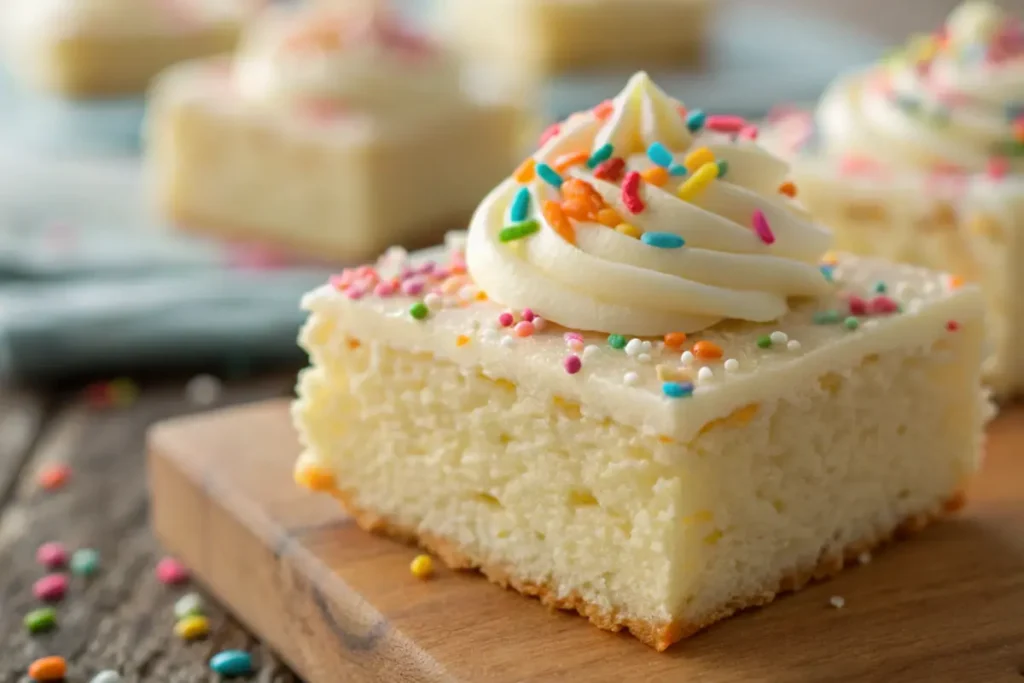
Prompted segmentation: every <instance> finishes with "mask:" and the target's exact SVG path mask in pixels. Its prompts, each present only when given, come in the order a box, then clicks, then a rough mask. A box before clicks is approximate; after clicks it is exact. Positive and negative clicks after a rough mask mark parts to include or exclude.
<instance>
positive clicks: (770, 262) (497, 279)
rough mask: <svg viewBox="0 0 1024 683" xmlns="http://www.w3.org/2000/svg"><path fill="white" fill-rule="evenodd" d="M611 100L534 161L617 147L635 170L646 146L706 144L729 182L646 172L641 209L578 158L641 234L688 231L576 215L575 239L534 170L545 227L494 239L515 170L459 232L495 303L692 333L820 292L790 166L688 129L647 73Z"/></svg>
mask: <svg viewBox="0 0 1024 683" xmlns="http://www.w3.org/2000/svg"><path fill="white" fill-rule="evenodd" d="M613 104H614V109H613V110H612V113H611V115H610V116H608V117H607V118H606V119H602V118H601V117H599V116H597V115H596V114H594V113H587V114H580V115H577V116H575V117H573V118H571V119H570V120H569V121H567V122H566V123H565V124H564V125H563V126H562V130H561V131H560V133H559V134H558V135H557V136H555V137H554V138H553V139H551V140H550V141H548V142H547V144H545V145H544V146H543V148H542V149H540V150H539V151H538V152H537V153H536V154H535V155H534V158H535V159H536V160H537V161H538V162H552V161H553V160H555V159H557V158H559V157H560V156H562V155H564V154H565V153H567V152H578V151H580V150H584V151H587V152H593V151H594V150H597V149H600V148H601V147H602V146H603V145H604V144H605V143H611V144H612V145H613V146H614V155H615V156H620V157H623V158H624V159H625V160H626V168H627V170H637V171H642V170H645V169H647V168H650V167H651V166H653V163H652V162H651V161H650V160H649V159H648V158H647V156H646V154H645V153H644V150H646V149H647V148H648V146H649V145H650V144H651V143H654V142H660V143H661V144H663V145H664V146H665V147H666V148H667V149H668V150H670V151H671V152H672V156H673V158H674V159H675V161H676V163H678V164H682V163H683V160H684V159H685V158H686V155H687V151H688V150H693V149H698V148H700V147H707V148H708V149H709V150H710V151H712V152H713V153H714V154H715V157H716V158H717V159H718V160H725V161H727V162H728V163H729V170H728V172H727V174H726V176H725V177H724V178H722V179H718V180H714V181H712V182H711V183H710V185H708V186H707V187H706V188H705V189H704V190H703V191H702V192H700V193H698V194H697V195H696V196H695V197H693V198H692V200H691V201H684V200H683V199H680V198H679V197H678V196H677V195H676V193H675V190H676V188H677V187H678V186H679V185H681V184H682V183H683V182H684V181H685V178H683V177H674V178H671V179H670V180H669V183H668V184H667V185H665V186H664V187H663V188H659V187H657V186H655V185H651V184H648V183H644V182H642V183H641V184H640V190H639V196H640V198H641V199H642V201H643V203H644V204H645V208H644V209H643V210H642V211H641V212H640V213H637V214H632V213H631V212H630V211H629V210H628V208H627V207H626V206H625V204H624V202H623V199H622V196H621V194H622V193H621V190H620V187H619V185H618V184H616V183H611V182H606V181H603V180H600V179H597V178H595V177H594V175H593V173H592V172H591V171H589V170H588V169H587V168H586V166H579V167H576V168H574V169H573V170H572V172H571V175H572V176H574V177H576V178H580V179H583V180H585V181H587V182H588V183H590V184H591V185H592V186H593V187H594V188H595V189H596V190H597V192H598V193H599V194H600V196H601V198H602V199H603V200H604V202H605V203H606V204H607V205H608V206H609V207H611V208H613V209H614V210H615V211H616V212H618V214H619V215H620V216H621V217H622V218H623V220H624V221H626V222H628V223H629V224H631V225H633V226H635V227H636V228H639V229H640V230H642V231H644V232H653V233H669V234H671V235H677V236H679V237H682V238H683V239H684V240H685V243H686V244H685V246H683V247H682V248H673V249H663V248H658V247H656V246H651V245H649V244H647V243H645V242H644V241H641V240H638V239H635V238H634V237H630V236H627V235H626V234H623V233H620V232H618V231H616V230H613V229H611V228H608V227H605V226H604V225H601V224H598V223H592V222H583V221H573V225H574V228H575V244H571V243H570V242H569V241H567V240H566V239H564V238H563V237H562V236H561V235H559V233H558V232H556V230H555V229H554V228H553V227H552V225H551V224H550V223H549V222H548V221H547V220H546V219H545V217H544V215H543V212H542V205H543V202H544V201H546V200H557V199H558V198H559V191H558V190H556V189H555V188H554V187H553V186H551V185H549V184H547V183H546V182H544V181H543V180H542V179H540V178H539V177H538V178H536V179H534V180H532V181H530V182H529V183H527V184H526V186H527V187H528V188H529V192H530V195H531V202H530V212H529V218H530V219H533V220H536V221H538V223H539V224H540V230H539V231H538V232H536V233H534V234H533V235H530V236H529V237H527V238H525V239H521V240H517V241H513V242H502V241H501V240H500V238H499V234H500V233H501V231H502V229H503V228H504V227H505V226H507V225H508V224H509V222H510V221H509V215H508V212H509V207H510V204H511V203H512V201H513V198H514V196H515V195H516V194H517V192H518V191H519V188H520V187H521V186H522V185H521V184H520V183H518V182H517V181H516V180H515V179H509V180H507V181H505V182H504V183H502V184H501V185H500V186H499V187H498V188H496V189H495V190H494V191H493V192H491V194H490V195H489V196H488V197H487V198H486V199H485V200H484V202H483V203H482V204H481V205H480V207H479V208H478V209H477V212H476V214H475V216H474V218H473V221H472V224H471V227H470V231H469V237H468V242H467V254H466V258H467V265H468V267H469V270H470V273H471V275H472V276H473V278H474V280H475V281H476V283H477V285H478V286H479V287H480V288H481V289H482V290H484V291H485V292H486V293H487V295H488V296H489V297H491V299H493V300H495V301H497V302H499V303H501V304H503V305H506V306H509V307H512V308H530V309H532V310H533V311H534V312H535V313H537V314H538V315H540V316H542V317H544V318H545V319H548V320H551V321H554V322H556V323H559V324H561V325H564V326H566V327H569V328H573V329H579V330H592V331H601V332H609V333H621V334H632V335H659V334H666V333H668V332H676V331H678V332H692V331H696V330H699V329H703V328H706V327H709V326H711V325H713V324H715V323H717V322H718V321H720V320H723V319H740V320H748V321H758V322H764V321H770V320H775V319H777V318H779V317H781V316H782V315H784V314H785V313H786V312H787V310H788V298H789V297H794V296H814V295H820V294H822V293H824V292H825V291H827V290H828V287H829V285H828V283H827V282H826V281H825V279H824V278H823V276H822V274H821V272H820V271H819V268H818V260H819V258H820V257H821V256H822V255H823V253H824V252H825V251H826V250H827V249H828V246H829V244H830V237H829V235H828V233H827V232H825V231H824V230H821V229H820V228H818V227H817V226H815V225H814V224H812V223H811V222H809V221H808V220H807V219H806V217H805V216H803V215H801V214H800V212H799V211H798V210H797V209H796V208H795V207H794V206H793V205H792V204H791V203H790V202H788V200H786V198H785V197H784V196H782V195H780V194H779V193H778V191H777V188H778V186H779V184H780V182H782V181H783V179H784V178H785V175H786V173H787V170H788V167H787V165H786V164H785V163H784V162H782V161H781V160H779V159H777V158H775V157H773V156H771V155H770V154H768V153H767V152H766V151H765V150H763V149H762V148H760V147H759V146H758V145H757V144H755V143H753V142H750V141H744V140H736V141H733V140H730V139H728V138H726V137H725V136H721V135H712V134H700V135H698V136H696V138H695V137H694V136H693V135H691V133H690V131H689V130H688V128H687V125H686V121H685V119H684V117H683V116H682V115H681V114H680V106H681V105H679V103H678V102H676V101H674V100H672V99H671V98H670V97H668V96H667V95H666V94H665V93H664V92H662V91H661V90H660V89H658V87H657V86H656V85H655V84H654V83H652V82H651V80H650V79H649V78H648V77H647V75H646V74H643V73H640V74H637V75H636V76H634V77H633V78H632V79H631V80H630V82H629V84H628V85H627V86H626V89H625V90H624V91H623V92H622V93H621V94H620V95H619V96H618V97H616V98H615V100H614V101H613ZM755 211H761V212H763V214H764V216H765V217H766V218H767V220H768V223H769V225H770V227H771V230H772V232H773V233H774V238H775V239H774V242H773V243H771V244H767V243H765V241H763V240H762V239H761V238H760V237H759V236H758V235H757V234H756V233H755V231H754V229H753V228H752V216H753V214H754V213H755Z"/></svg>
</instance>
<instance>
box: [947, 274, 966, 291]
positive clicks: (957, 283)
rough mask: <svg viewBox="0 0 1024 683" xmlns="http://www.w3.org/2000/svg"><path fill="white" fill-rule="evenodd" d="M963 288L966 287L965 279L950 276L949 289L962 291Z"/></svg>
mask: <svg viewBox="0 0 1024 683" xmlns="http://www.w3.org/2000/svg"><path fill="white" fill-rule="evenodd" d="M963 286H964V279H963V278H962V277H960V276H959V275H950V276H949V288H950V289H960V288H961V287H963Z"/></svg>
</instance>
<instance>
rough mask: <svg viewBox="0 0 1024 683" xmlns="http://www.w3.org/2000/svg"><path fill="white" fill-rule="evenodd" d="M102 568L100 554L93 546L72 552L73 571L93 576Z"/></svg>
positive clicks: (79, 574)
mask: <svg viewBox="0 0 1024 683" xmlns="http://www.w3.org/2000/svg"><path fill="white" fill-rule="evenodd" d="M99 569H100V554H99V553H98V552H96V551H95V550H93V549H92V548H82V549H81V550H76V551H75V552H74V553H72V554H71V573H72V574H74V575H75V576H92V575H94V574H95V573H96V572H98V571H99Z"/></svg>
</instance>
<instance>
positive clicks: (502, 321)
mask: <svg viewBox="0 0 1024 683" xmlns="http://www.w3.org/2000/svg"><path fill="white" fill-rule="evenodd" d="M515 321H516V319H515V318H514V317H512V314H511V313H509V312H507V311H506V312H505V313H502V314H501V315H499V316H498V324H499V325H501V326H502V327H512V323H514V322H515Z"/></svg>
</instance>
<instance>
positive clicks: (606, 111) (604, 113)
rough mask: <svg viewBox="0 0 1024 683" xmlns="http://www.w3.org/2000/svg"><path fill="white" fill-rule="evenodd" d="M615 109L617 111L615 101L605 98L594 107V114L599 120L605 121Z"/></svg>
mask: <svg viewBox="0 0 1024 683" xmlns="http://www.w3.org/2000/svg"><path fill="white" fill-rule="evenodd" d="M613 111H615V103H614V102H612V101H611V100H605V101H604V102H602V103H601V104H599V105H597V106H596V107H594V116H596V117H597V119H598V120H599V121H604V120H605V119H606V118H608V117H609V116H611V115H612V112H613Z"/></svg>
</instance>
